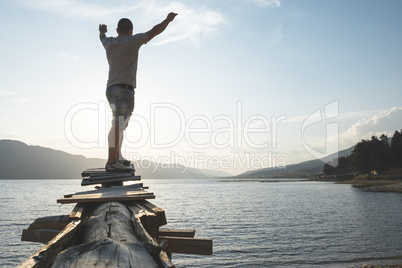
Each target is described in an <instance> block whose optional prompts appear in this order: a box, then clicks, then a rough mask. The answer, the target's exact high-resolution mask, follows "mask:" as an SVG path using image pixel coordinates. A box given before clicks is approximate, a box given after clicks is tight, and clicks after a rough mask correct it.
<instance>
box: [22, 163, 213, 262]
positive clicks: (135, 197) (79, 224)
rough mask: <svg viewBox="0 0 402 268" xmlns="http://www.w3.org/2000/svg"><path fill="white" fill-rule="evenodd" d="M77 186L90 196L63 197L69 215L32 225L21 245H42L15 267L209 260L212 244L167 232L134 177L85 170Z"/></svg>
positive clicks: (191, 233) (187, 234) (160, 214)
mask: <svg viewBox="0 0 402 268" xmlns="http://www.w3.org/2000/svg"><path fill="white" fill-rule="evenodd" d="M82 176H83V180H82V183H81V184H82V185H83V186H84V185H97V184H101V186H100V187H99V186H96V189H95V190H90V191H83V192H78V193H74V194H66V195H64V197H63V198H60V199H58V200H57V202H58V203H61V204H69V203H77V204H76V206H75V207H74V209H73V211H72V212H71V213H70V214H69V215H60V216H49V217H43V218H38V219H36V220H35V221H34V222H33V223H32V224H31V225H30V226H29V227H28V228H27V229H24V230H23V232H22V237H21V240H22V241H31V242H41V243H44V244H45V245H44V246H43V247H42V248H40V249H39V250H38V251H37V252H36V253H34V254H33V255H32V256H31V257H29V258H28V259H27V260H25V261H24V262H23V263H21V264H20V266H19V267H106V266H107V267H174V264H173V263H172V261H171V258H172V254H173V253H186V254H201V255H211V254H212V240H211V239H197V238H194V235H195V230H192V229H189V230H188V229H167V228H161V226H163V225H166V224H167V221H166V216H165V212H164V210H163V209H161V208H159V207H157V206H155V205H153V204H152V203H150V202H149V201H147V199H154V198H155V196H154V194H153V193H150V192H147V191H146V189H148V187H146V186H144V185H143V184H142V183H134V184H132V185H123V182H125V181H139V180H141V177H140V176H135V174H134V173H116V172H107V171H105V170H104V169H87V170H86V171H84V172H83V173H82Z"/></svg>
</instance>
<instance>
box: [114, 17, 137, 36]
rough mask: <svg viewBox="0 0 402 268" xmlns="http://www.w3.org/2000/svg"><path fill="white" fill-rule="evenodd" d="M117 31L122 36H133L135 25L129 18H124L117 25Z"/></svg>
mask: <svg viewBox="0 0 402 268" xmlns="http://www.w3.org/2000/svg"><path fill="white" fill-rule="evenodd" d="M116 31H117V33H118V34H120V35H133V23H132V22H131V20H129V19H127V18H122V19H120V20H119V23H118V24H117V29H116Z"/></svg>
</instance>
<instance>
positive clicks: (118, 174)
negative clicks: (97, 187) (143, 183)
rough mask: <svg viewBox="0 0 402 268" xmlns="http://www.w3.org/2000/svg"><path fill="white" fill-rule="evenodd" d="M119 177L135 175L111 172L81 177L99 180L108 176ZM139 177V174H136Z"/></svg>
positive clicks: (132, 175) (132, 174)
mask: <svg viewBox="0 0 402 268" xmlns="http://www.w3.org/2000/svg"><path fill="white" fill-rule="evenodd" d="M121 177H135V175H134V173H111V174H100V175H97V174H95V175H90V176H86V177H83V179H87V180H99V179H109V178H121ZM136 177H140V179H141V176H136Z"/></svg>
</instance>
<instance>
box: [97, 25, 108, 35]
mask: <svg viewBox="0 0 402 268" xmlns="http://www.w3.org/2000/svg"><path fill="white" fill-rule="evenodd" d="M99 32H101V33H107V25H105V24H99Z"/></svg>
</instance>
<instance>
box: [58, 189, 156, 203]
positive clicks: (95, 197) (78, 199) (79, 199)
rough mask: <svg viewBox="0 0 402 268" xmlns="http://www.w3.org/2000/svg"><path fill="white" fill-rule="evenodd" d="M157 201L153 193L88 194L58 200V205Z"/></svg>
mask: <svg viewBox="0 0 402 268" xmlns="http://www.w3.org/2000/svg"><path fill="white" fill-rule="evenodd" d="M144 199H155V196H154V194H153V193H149V192H145V191H132V192H127V193H114V194H107V193H105V194H104V195H102V194H88V195H77V196H74V195H73V196H72V197H69V198H61V199H57V203H61V204H69V203H93V202H111V201H117V202H119V201H131V200H144Z"/></svg>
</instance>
